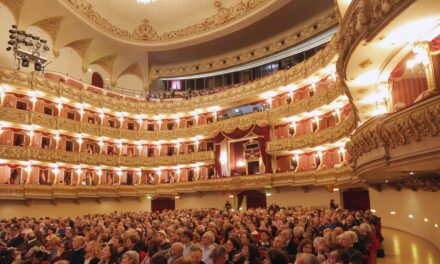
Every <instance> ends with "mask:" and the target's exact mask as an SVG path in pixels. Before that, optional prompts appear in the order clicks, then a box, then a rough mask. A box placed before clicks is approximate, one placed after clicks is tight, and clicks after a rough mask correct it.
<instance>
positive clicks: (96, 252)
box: [84, 241, 101, 264]
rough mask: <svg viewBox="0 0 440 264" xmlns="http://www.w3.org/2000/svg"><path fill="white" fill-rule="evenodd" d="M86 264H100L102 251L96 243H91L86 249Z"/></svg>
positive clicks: (88, 243)
mask: <svg viewBox="0 0 440 264" xmlns="http://www.w3.org/2000/svg"><path fill="white" fill-rule="evenodd" d="M85 251H86V254H85V255H84V264H98V263H99V257H100V256H101V249H100V247H99V245H98V243H97V242H96V241H89V242H87V244H86V248H85Z"/></svg>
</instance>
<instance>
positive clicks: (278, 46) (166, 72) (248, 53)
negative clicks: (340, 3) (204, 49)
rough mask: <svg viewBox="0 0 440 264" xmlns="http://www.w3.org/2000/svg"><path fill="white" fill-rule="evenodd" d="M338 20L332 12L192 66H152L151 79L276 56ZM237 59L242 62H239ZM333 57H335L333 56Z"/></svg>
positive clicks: (196, 62)
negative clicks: (276, 36)
mask: <svg viewBox="0 0 440 264" xmlns="http://www.w3.org/2000/svg"><path fill="white" fill-rule="evenodd" d="M337 23H338V19H337V17H336V15H335V14H334V11H331V12H330V13H328V14H325V15H324V16H323V17H322V18H320V19H319V20H317V21H315V22H314V23H313V24H312V23H311V24H310V25H308V26H306V27H305V28H302V29H300V30H295V31H291V32H289V33H288V34H285V35H284V36H283V37H281V38H278V39H276V40H271V41H268V42H265V43H263V44H259V45H258V46H253V47H251V48H247V49H243V50H240V51H238V52H237V51H235V52H233V53H229V54H226V55H223V56H219V57H215V58H213V59H209V60H201V61H194V62H192V63H191V64H180V65H168V66H154V65H153V66H152V67H151V68H150V78H151V79H156V78H159V77H175V76H182V75H192V74H196V73H203V72H209V71H214V70H218V69H224V68H230V67H232V66H235V65H239V64H243V63H246V62H249V61H253V60H256V59H259V58H263V57H267V56H270V55H272V54H275V53H277V52H279V51H281V50H284V49H286V48H287V47H292V46H294V45H296V44H298V43H300V42H302V41H304V40H306V39H308V38H310V37H312V36H314V35H316V34H318V33H320V32H322V31H325V30H327V29H329V28H330V27H332V26H335V25H336V24H337ZM237 57H239V58H240V60H237ZM332 57H333V56H332Z"/></svg>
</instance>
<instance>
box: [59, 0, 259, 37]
mask: <svg viewBox="0 0 440 264" xmlns="http://www.w3.org/2000/svg"><path fill="white" fill-rule="evenodd" d="M64 2H65V3H67V4H68V6H70V7H71V8H72V9H73V10H74V11H75V12H77V13H79V14H80V15H81V16H82V17H84V18H85V19H87V20H88V21H89V22H90V23H92V24H93V25H95V26H96V27H98V28H100V29H102V30H103V31H105V32H106V33H109V34H110V35H113V36H114V37H117V38H121V39H125V40H130V41H134V42H141V43H151V42H169V41H174V40H179V39H183V38H187V37H189V36H193V35H199V34H202V33H205V32H208V31H211V30H213V29H216V28H218V27H220V26H223V25H226V24H228V23H230V22H231V21H234V20H237V19H239V18H242V17H244V16H246V15H248V14H250V13H251V12H253V11H254V10H257V9H258V8H259V7H261V6H262V5H263V4H265V3H267V2H268V0H241V1H240V2H239V3H238V4H236V5H234V6H230V7H225V6H224V5H223V4H222V3H221V2H220V1H215V2H214V6H215V8H216V9H217V13H216V14H215V15H213V16H211V17H208V18H206V19H204V20H203V21H201V22H199V23H196V24H194V25H190V26H187V27H185V28H182V29H178V30H173V31H169V32H164V33H160V32H158V31H157V29H155V28H154V25H152V24H151V23H150V21H149V20H148V19H143V20H142V23H141V24H140V25H139V26H136V27H135V28H134V29H133V30H132V31H131V32H130V30H129V29H124V28H121V27H119V26H117V25H114V24H113V23H112V22H111V21H109V20H108V19H107V18H105V17H103V16H102V15H101V14H100V13H99V12H98V11H97V10H96V9H95V7H94V6H93V5H92V4H91V3H89V2H88V1H87V0H64Z"/></svg>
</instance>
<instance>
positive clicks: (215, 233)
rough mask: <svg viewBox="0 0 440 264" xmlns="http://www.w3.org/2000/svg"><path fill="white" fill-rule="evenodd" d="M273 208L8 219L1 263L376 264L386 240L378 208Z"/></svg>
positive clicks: (0, 238) (1, 228)
mask: <svg viewBox="0 0 440 264" xmlns="http://www.w3.org/2000/svg"><path fill="white" fill-rule="evenodd" d="M270 208H271V209H270V210H268V209H261V208H259V209H249V210H245V211H237V210H233V209H198V210H195V209H193V210H174V211H163V212H128V213H119V212H113V213H110V214H95V215H85V216H82V217H76V218H49V217H43V218H32V217H24V218H13V219H3V220H1V221H0V262H1V263H2V264H3V263H5V264H9V263H14V264H15V263H45V264H46V263H58V264H61V263H72V264H83V263H84V264H98V263H100V264H101V263H102V264H161V263H163V264H179V263H183V264H185V263H190V264H224V263H227V264H260V263H267V264H269V263H274V264H284V263H286V264H287V263H295V264H333V263H340V264H348V263H350V264H358V263H362V264H363V263H365V264H370V263H375V261H376V253H377V250H378V249H379V248H380V238H381V236H380V234H379V233H378V232H376V230H375V229H376V226H378V223H379V220H378V218H377V217H375V216H373V215H372V214H371V212H370V211H366V212H362V211H356V212H350V211H348V210H343V209H323V210H320V209H304V208H280V207H275V206H271V207H270Z"/></svg>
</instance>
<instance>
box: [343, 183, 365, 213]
mask: <svg viewBox="0 0 440 264" xmlns="http://www.w3.org/2000/svg"><path fill="white" fill-rule="evenodd" d="M342 200H343V202H344V208H345V209H348V210H363V211H364V210H369V209H370V193H369V192H368V190H364V189H360V188H356V189H348V190H344V191H343V192H342Z"/></svg>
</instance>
